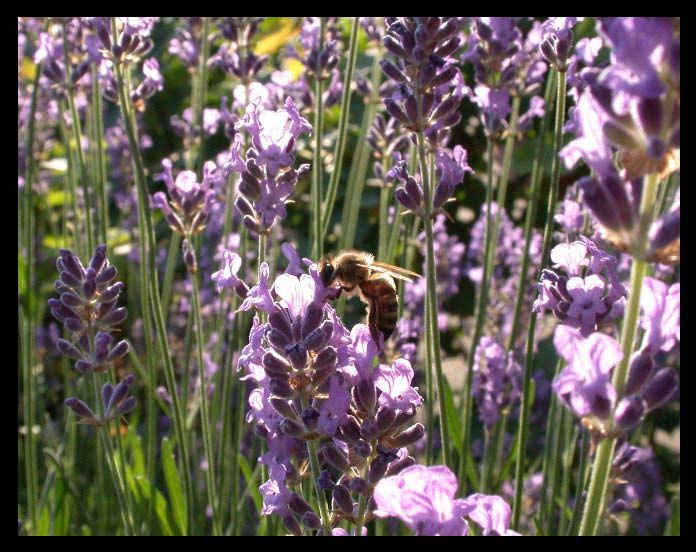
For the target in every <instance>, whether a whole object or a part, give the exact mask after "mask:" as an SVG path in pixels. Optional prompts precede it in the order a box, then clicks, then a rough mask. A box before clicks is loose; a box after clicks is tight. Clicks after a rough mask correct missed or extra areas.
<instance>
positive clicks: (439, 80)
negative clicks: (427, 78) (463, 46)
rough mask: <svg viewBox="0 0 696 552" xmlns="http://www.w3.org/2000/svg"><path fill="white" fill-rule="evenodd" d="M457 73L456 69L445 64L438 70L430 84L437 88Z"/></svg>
mask: <svg viewBox="0 0 696 552" xmlns="http://www.w3.org/2000/svg"><path fill="white" fill-rule="evenodd" d="M456 75H457V69H456V68H455V67H453V66H451V65H449V66H447V67H446V68H445V69H443V70H442V71H440V72H439V73H438V75H437V76H436V77H435V78H434V79H433V80H432V82H431V83H430V86H431V87H433V88H437V87H438V86H442V85H443V84H446V83H448V82H450V81H451V80H452V79H453V78H454V77H455V76H456Z"/></svg>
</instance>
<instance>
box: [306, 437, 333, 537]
mask: <svg viewBox="0 0 696 552" xmlns="http://www.w3.org/2000/svg"><path fill="white" fill-rule="evenodd" d="M307 452H308V453H309V464H310V467H311V470H312V482H313V484H314V488H315V490H316V493H317V503H318V504H319V517H320V518H321V526H322V527H323V529H324V535H326V536H330V535H331V517H330V515H329V506H328V504H327V502H326V495H325V494H324V491H322V490H321V489H320V488H319V485H318V484H317V480H318V479H319V474H320V469H319V455H318V451H317V443H316V442H315V441H307Z"/></svg>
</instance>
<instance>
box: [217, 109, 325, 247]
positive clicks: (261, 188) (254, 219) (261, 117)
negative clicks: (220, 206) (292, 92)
mask: <svg viewBox="0 0 696 552" xmlns="http://www.w3.org/2000/svg"><path fill="white" fill-rule="evenodd" d="M235 128H238V129H241V128H244V129H246V131H247V132H248V134H249V136H250V138H251V142H252V145H253V147H252V148H250V149H249V151H247V153H246V159H243V158H242V156H241V152H240V150H241V146H242V137H241V135H240V134H237V135H236V136H235V138H234V141H233V143H232V148H231V151H230V156H229V159H228V161H227V163H226V164H225V166H224V170H225V173H226V174H229V173H230V172H232V171H234V172H237V173H239V174H240V175H241V177H240V180H239V191H240V196H238V197H237V200H236V201H235V205H236V207H237V210H238V211H239V212H240V213H241V214H242V216H243V217H244V218H243V221H244V224H245V226H247V228H249V229H250V230H252V231H253V232H256V233H268V232H269V231H270V229H271V228H272V227H273V224H274V223H275V221H276V219H280V220H283V219H285V217H286V215H287V212H286V209H285V203H286V202H287V200H288V199H289V197H290V196H291V195H292V192H293V191H294V188H295V184H296V183H297V180H298V179H299V178H300V176H302V175H304V174H306V173H307V172H308V170H309V165H301V166H300V168H299V170H295V169H293V168H292V164H293V162H294V155H293V148H294V145H295V140H296V139H297V138H298V136H299V135H300V134H302V133H311V131H312V127H311V125H310V124H309V123H308V122H307V121H306V120H305V119H303V118H302V117H301V116H300V114H299V112H298V110H297V107H296V106H295V104H294V102H293V101H292V99H291V98H287V99H286V101H285V108H284V109H279V110H277V111H272V110H268V109H262V108H260V107H259V105H257V104H255V103H250V104H249V105H248V106H247V110H246V114H245V115H244V117H243V118H242V119H241V120H240V121H239V122H238V123H237V125H236V127H235Z"/></svg>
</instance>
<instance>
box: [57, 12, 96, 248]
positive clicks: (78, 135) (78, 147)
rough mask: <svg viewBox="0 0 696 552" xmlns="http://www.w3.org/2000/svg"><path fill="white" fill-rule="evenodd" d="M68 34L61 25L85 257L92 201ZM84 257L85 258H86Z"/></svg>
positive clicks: (91, 238) (91, 239)
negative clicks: (85, 232) (74, 95)
mask: <svg viewBox="0 0 696 552" xmlns="http://www.w3.org/2000/svg"><path fill="white" fill-rule="evenodd" d="M68 51H69V50H68V33H67V23H65V24H63V55H64V57H65V79H66V83H65V98H66V100H67V102H68V110H69V111H70V119H71V121H72V130H73V135H72V136H73V139H74V141H75V156H76V159H77V173H78V175H79V180H80V184H82V194H83V198H82V201H83V203H84V207H85V228H86V231H87V255H89V254H91V253H92V251H94V246H95V243H94V241H95V240H94V234H93V233H92V212H91V208H92V199H91V194H90V190H89V183H88V182H87V180H88V178H87V173H86V171H85V160H84V156H83V154H82V131H81V128H80V126H81V125H80V117H79V115H78V113H77V108H76V107H75V98H74V97H73V86H72V84H71V81H70V60H69V59H68ZM87 255H86V256H87Z"/></svg>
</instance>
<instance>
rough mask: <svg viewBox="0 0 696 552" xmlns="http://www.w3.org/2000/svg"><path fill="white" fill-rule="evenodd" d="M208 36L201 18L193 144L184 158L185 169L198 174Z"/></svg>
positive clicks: (206, 21) (202, 152) (207, 21)
mask: <svg viewBox="0 0 696 552" xmlns="http://www.w3.org/2000/svg"><path fill="white" fill-rule="evenodd" d="M209 34H210V18H209V17H203V18H202V28H201V49H200V54H199V57H198V71H197V72H196V76H197V78H196V79H195V80H196V81H197V83H196V85H195V86H194V87H193V89H194V94H193V101H192V102H191V103H192V106H191V107H192V110H193V125H192V126H193V130H194V132H195V139H194V140H193V144H192V146H193V147H191V148H190V150H189V151H188V155H187V158H186V168H187V169H190V170H192V169H194V167H195V168H196V169H197V170H196V172H197V173H200V170H201V168H202V167H203V159H204V158H205V132H204V131H203V109H204V107H205V96H206V94H207V92H208V56H209V54H210V40H209V39H208V35H209Z"/></svg>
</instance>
